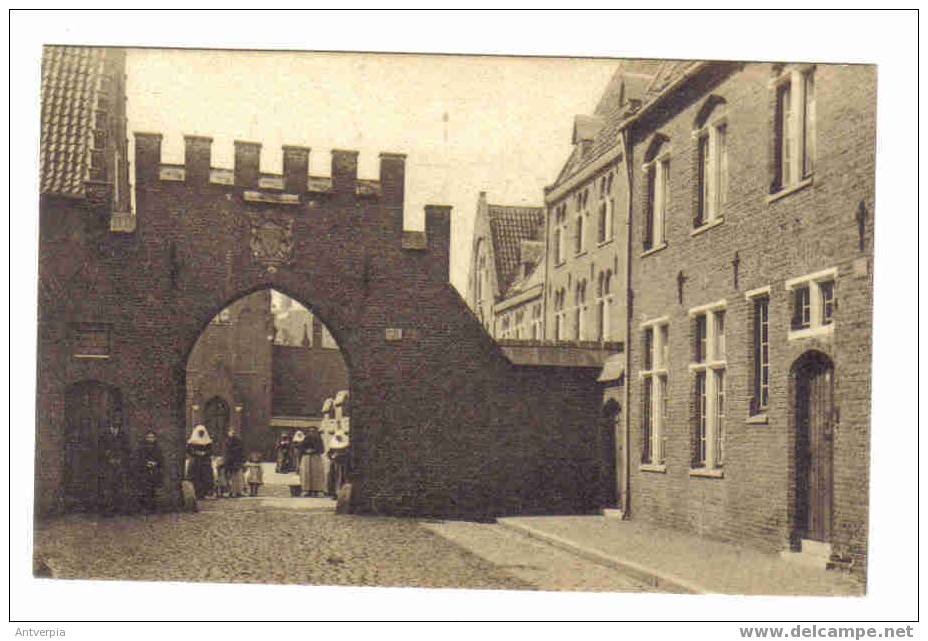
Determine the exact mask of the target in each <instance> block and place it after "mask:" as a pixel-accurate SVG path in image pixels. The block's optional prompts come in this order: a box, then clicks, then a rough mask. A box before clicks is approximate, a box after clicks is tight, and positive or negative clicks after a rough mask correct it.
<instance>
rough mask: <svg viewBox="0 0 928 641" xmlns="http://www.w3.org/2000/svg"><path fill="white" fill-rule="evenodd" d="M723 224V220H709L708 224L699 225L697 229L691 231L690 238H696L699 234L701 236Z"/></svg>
mask: <svg viewBox="0 0 928 641" xmlns="http://www.w3.org/2000/svg"><path fill="white" fill-rule="evenodd" d="M724 222H725V219H724V218H716V219H715V220H710V221H709V222H707V223H703V224H702V225H700V226H699V227H697V228H696V229H694V230H693V231H691V232H690V236H698V235H699V234H702V233H703V232H707V231H709V230H710V229H712V228H713V227H718V226H719V225H721V224H722V223H724Z"/></svg>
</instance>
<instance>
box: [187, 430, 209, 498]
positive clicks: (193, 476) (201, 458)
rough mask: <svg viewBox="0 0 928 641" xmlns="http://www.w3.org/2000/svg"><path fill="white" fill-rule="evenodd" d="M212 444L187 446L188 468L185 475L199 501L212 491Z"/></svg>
mask: <svg viewBox="0 0 928 641" xmlns="http://www.w3.org/2000/svg"><path fill="white" fill-rule="evenodd" d="M212 455H213V444H212V443H210V444H209V445H193V444H190V443H188V444H187V456H188V457H189V459H190V467H189V469H188V470H187V475H188V477H189V478H190V480H191V481H192V482H193V487H194V488H196V492H197V498H198V499H201V498H203V497H204V496H206V495H207V494H208V493H209V492H210V491H211V490H212V489H213V461H212Z"/></svg>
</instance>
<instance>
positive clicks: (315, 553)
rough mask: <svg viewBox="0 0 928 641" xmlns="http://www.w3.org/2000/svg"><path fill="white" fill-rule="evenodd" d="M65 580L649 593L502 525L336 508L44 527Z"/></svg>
mask: <svg viewBox="0 0 928 641" xmlns="http://www.w3.org/2000/svg"><path fill="white" fill-rule="evenodd" d="M35 545H36V558H38V559H40V560H41V562H42V563H44V565H45V566H47V568H48V569H49V570H50V572H51V574H52V575H53V576H54V577H56V578H62V579H68V578H72V579H104V580H106V579H110V580H138V581H204V582H243V583H279V584H283V583H290V584H294V583H295V584H306V585H364V586H408V587H426V588H441V587H448V588H471V589H515V590H595V591H616V592H627V591H645V590H648V589H649V588H647V587H646V586H644V585H642V584H640V583H638V582H635V581H633V580H631V579H629V578H628V577H625V576H623V575H621V574H620V573H618V572H616V571H615V570H612V569H609V568H606V567H603V566H600V565H597V564H594V563H591V562H588V561H586V560H584V559H581V558H579V557H576V556H574V555H572V554H570V553H567V552H564V551H561V550H558V549H556V548H553V547H550V546H548V545H547V544H544V543H540V542H538V541H535V540H532V539H530V538H527V537H523V536H522V535H520V534H518V533H514V532H511V531H509V530H506V529H505V528H503V527H502V526H499V525H496V524H482V523H481V524H478V523H469V522H446V521H425V520H407V519H395V518H386V517H366V516H354V515H341V514H335V511H334V501H331V500H329V499H314V498H291V497H289V495H288V492H287V491H286V488H285V487H283V486H274V485H271V486H265V487H264V488H263V492H262V496H261V497H258V498H247V497H245V498H240V499H221V500H210V499H207V500H204V501H202V502H201V504H200V511H199V512H198V513H195V514H180V513H172V514H159V515H152V516H121V517H113V518H109V519H104V518H96V517H92V516H78V515H73V516H68V517H63V518H58V519H54V520H51V521H48V522H45V523H40V524H38V525H37V528H36V536H35Z"/></svg>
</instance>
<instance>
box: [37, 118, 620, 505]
mask: <svg viewBox="0 0 928 641" xmlns="http://www.w3.org/2000/svg"><path fill="white" fill-rule="evenodd" d="M211 142H212V141H211V139H209V138H205V137H197V136H188V137H186V138H185V162H184V164H183V165H167V164H163V163H162V162H161V135H159V134H148V133H137V134H136V135H135V143H136V144H135V176H136V186H135V187H136V213H135V214H134V215H132V214H111V213H110V211H109V208H108V205H107V202H108V201H109V200H110V198H109V196H108V194H106V193H104V194H102V197H99V198H97V199H94V198H90V199H88V202H87V203H82V204H81V205H80V206H75V205H74V204H73V203H72V202H70V201H67V200H65V199H58V198H51V197H44V199H43V202H42V208H41V209H42V214H41V230H42V233H41V259H40V282H42V283H43V290H42V291H43V295H42V296H40V304H39V312H40V330H39V334H40V336H39V361H38V365H39V370H38V371H39V380H38V397H39V398H38V412H37V419H38V420H37V425H38V427H37V461H38V462H39V465H38V466H37V480H36V483H37V488H36V489H37V492H36V496H37V510H38V512H39V513H48V512H53V511H58V510H62V509H67V505H68V501H67V496H66V494H67V491H68V490H67V488H66V484H65V476H66V475H67V465H68V462H67V461H66V460H65V458H66V456H65V454H63V453H64V452H66V451H67V450H68V447H69V445H68V443H67V440H68V439H69V438H71V437H70V436H69V434H70V432H69V427H68V425H69V423H68V421H69V418H68V416H67V415H66V413H67V412H66V409H67V408H66V405H67V398H68V394H69V390H70V391H72V392H73V390H74V389H76V388H75V386H78V385H82V384H87V383H88V382H98V383H100V384H101V385H103V386H106V388H107V389H110V390H115V394H116V395H117V396H118V399H119V400H118V403H117V404H118V406H119V407H118V410H113V409H112V407H111V408H110V409H109V410H107V411H109V412H113V411H117V412H118V414H119V415H120V416H121V420H123V421H124V424H125V425H126V428H127V430H128V431H129V434H130V439H131V441H132V442H133V444H137V443H138V442H139V440H140V439H141V436H142V434H143V433H144V431H145V430H147V429H149V428H152V429H155V430H156V431H157V432H158V433H159V434H160V435H161V443H162V447H163V448H164V450H165V453H166V455H167V457H168V476H169V487H171V488H174V487H176V486H177V484H178V483H177V481H178V480H179V475H180V472H181V469H182V464H183V445H184V441H185V438H186V422H187V421H186V417H185V403H184V399H185V366H186V363H187V359H188V356H189V353H190V350H191V349H192V348H193V345H194V344H195V342H196V340H197V337H198V336H199V335H200V333H201V331H202V330H203V329H204V327H205V326H206V324H207V323H209V321H210V319H212V318H213V317H214V316H215V315H216V314H217V313H218V312H219V311H220V310H221V309H223V308H224V307H225V306H226V305H228V304H229V303H230V302H232V301H234V300H236V299H238V298H240V297H242V296H243V295H246V294H248V293H250V292H254V291H257V290H259V289H263V288H273V289H276V290H278V291H280V292H282V293H284V294H286V295H288V296H290V297H292V298H294V299H295V300H298V301H300V302H301V303H303V304H304V305H306V306H307V307H309V308H310V309H311V310H312V311H313V313H314V314H316V315H318V317H319V318H320V319H321V320H322V321H323V322H324V323H325V324H326V325H327V326H328V327H329V328H330V330H331V332H332V334H333V336H334V337H335V339H336V340H337V341H338V344H339V345H340V346H341V348H342V352H343V355H344V357H345V360H346V363H347V365H348V368H349V371H350V379H351V383H350V387H351V397H352V399H353V408H352V409H353V416H352V442H353V449H354V453H353V456H354V458H355V461H354V463H355V467H356V468H357V469H358V470H359V472H358V478H357V479H356V484H355V489H356V492H355V494H354V496H353V504H354V505H353V507H354V509H356V510H357V511H361V512H371V513H387V514H419V515H424V514H431V515H444V516H468V517H483V516H492V515H498V514H504V513H517V512H541V511H545V512H558V511H582V510H589V509H593V508H595V507H599V506H600V505H601V504H602V497H601V495H600V494H601V491H600V490H599V489H598V486H597V484H596V483H595V482H594V481H593V479H595V478H596V471H595V469H594V468H595V467H596V465H597V462H596V457H597V456H598V455H597V453H596V452H595V447H594V445H591V444H595V438H592V436H593V435H594V434H595V430H596V427H597V415H598V407H599V404H600V398H601V390H600V389H599V388H598V387H597V384H596V383H595V377H596V374H597V373H598V370H599V368H598V367H591V368H571V369H568V368H551V367H543V366H537V365H536V366H517V365H514V364H513V363H512V362H511V361H510V360H508V359H507V358H506V356H505V355H504V354H503V352H502V351H501V350H500V347H498V346H497V345H496V344H495V343H494V341H493V340H492V339H491V338H490V337H489V336H488V335H487V334H486V333H485V331H484V330H483V328H482V327H481V326H480V324H479V323H478V322H477V320H476V318H475V317H474V316H473V315H472V313H471V312H470V311H469V310H468V308H467V307H466V305H465V303H464V302H463V301H462V300H461V298H460V296H459V295H458V294H457V292H456V291H455V290H454V289H453V288H452V286H451V285H450V284H449V282H448V262H449V260H448V259H449V242H450V218H451V210H450V208H449V207H442V206H427V207H426V211H425V231H424V232H417V231H406V230H404V229H403V200H404V180H405V178H404V172H405V158H404V156H402V155H399V154H381V156H380V175H379V180H376V181H372V180H360V179H359V178H358V176H357V152H353V151H340V150H335V151H333V152H332V172H331V176H330V177H315V176H309V175H308V161H309V153H310V151H309V149H307V148H302V147H285V148H284V160H283V173H282V175H267V174H262V173H261V172H260V171H259V155H260V148H261V145H260V144H257V143H248V142H236V143H235V164H234V169H233V170H224V169H217V168H214V167H212V165H211ZM111 405H112V402H111ZM174 494H175V496H173V497H172V498H173V500H176V499H177V497H176V493H174Z"/></svg>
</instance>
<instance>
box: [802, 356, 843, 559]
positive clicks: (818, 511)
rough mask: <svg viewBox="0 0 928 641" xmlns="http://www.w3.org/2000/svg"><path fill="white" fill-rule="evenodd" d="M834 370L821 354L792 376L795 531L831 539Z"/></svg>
mask: <svg viewBox="0 0 928 641" xmlns="http://www.w3.org/2000/svg"><path fill="white" fill-rule="evenodd" d="M833 392H834V369H833V367H832V364H831V362H830V361H829V360H828V359H827V358H825V357H819V358H811V359H809V361H808V362H806V363H804V364H803V365H802V366H801V367H800V368H799V370H798V372H797V379H796V428H797V435H796V436H797V438H796V463H797V464H796V487H797V497H796V498H797V505H796V518H797V526H798V527H797V530H798V531H797V534H799V535H800V537H801V538H807V539H812V540H815V541H824V542H827V541H830V540H831V515H832V492H833V488H832V465H833V440H834V420H833V416H834V399H833V395H834V394H833Z"/></svg>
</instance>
